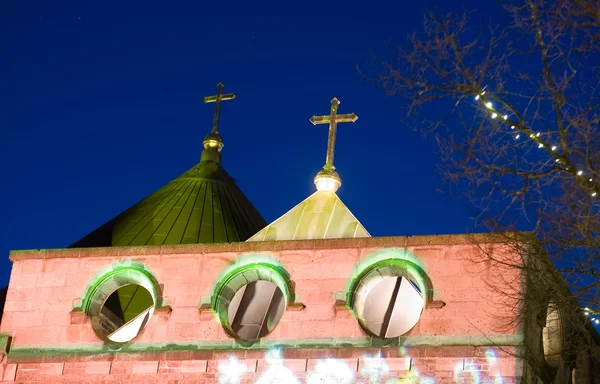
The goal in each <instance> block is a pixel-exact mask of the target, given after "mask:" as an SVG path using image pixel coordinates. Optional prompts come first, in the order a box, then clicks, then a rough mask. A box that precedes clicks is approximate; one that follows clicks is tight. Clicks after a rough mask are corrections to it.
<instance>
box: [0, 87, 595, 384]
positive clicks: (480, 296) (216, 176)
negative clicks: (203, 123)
mask: <svg viewBox="0 0 600 384" xmlns="http://www.w3.org/2000/svg"><path fill="white" fill-rule="evenodd" d="M234 98H235V95H234V94H231V93H230V94H224V93H223V85H222V84H219V85H218V89H217V94H216V95H215V96H210V97H206V98H205V99H204V101H205V102H206V103H209V102H214V103H215V113H214V119H213V124H212V129H211V131H210V133H209V134H208V135H207V136H206V138H205V139H204V142H203V144H204V150H203V151H202V154H201V158H200V162H199V163H198V164H197V165H195V166H193V167H192V168H191V169H189V170H188V171H186V172H184V173H183V174H182V175H181V176H179V177H177V178H176V179H174V180H173V181H171V182H169V183H168V184H167V185H165V186H163V187H162V188H160V189H158V190H157V191H156V192H154V193H152V194H150V195H149V196H148V197H146V198H144V199H142V200H141V201H139V202H138V203H137V204H135V205H134V206H132V207H131V208H129V209H127V210H125V211H124V212H123V213H121V214H119V215H118V216H116V217H115V218H113V219H111V220H110V221H108V222H107V223H105V224H103V225H101V226H100V227H98V228H97V229H95V230H93V231H92V232H90V233H89V234H88V235H87V236H85V237H83V238H82V239H80V240H78V241H76V242H75V243H74V244H73V245H71V246H70V247H67V248H64V249H38V250H18V251H12V252H10V255H9V257H10V260H11V261H12V263H13V264H12V272H11V276H10V283H9V285H8V291H7V293H6V301H5V305H4V308H3V313H2V317H1V322H0V383H144V384H152V383H169V384H184V383H186V384H187V383H218V384H226V383H227V384H250V383H253V384H254V383H256V384H268V383H272V384H300V383H309V384H317V383H318V384H353V383H362V384H373V383H382V384H383V383H385V384H393V383H423V384H450V383H481V384H487V383H489V384H500V383H502V384H520V383H526V384H530V383H535V384H537V383H564V384H570V383H572V384H574V383H577V384H592V383H600V337H599V335H598V333H597V332H596V331H595V330H594V328H593V327H592V326H591V324H589V318H588V317H586V316H585V314H584V313H583V312H582V311H579V309H574V310H571V309H570V308H566V307H565V306H563V305H557V304H556V303H557V302H560V303H563V302H565V300H563V299H564V297H568V296H569V295H570V294H569V293H568V290H566V289H565V290H562V291H561V290H558V291H557V290H553V291H552V292H551V293H548V292H549V290H548V289H546V288H545V287H544V286H543V283H542V284H540V283H539V280H537V279H535V278H534V277H532V276H530V275H529V274H528V271H529V270H528V269H527V268H509V267H507V265H509V264H510V265H514V264H518V263H520V262H521V260H522V258H523V253H517V252H516V251H515V249H516V248H515V247H513V246H511V245H510V244H511V243H510V242H508V241H507V239H506V237H505V236H500V235H490V234H474V235H467V234H464V235H433V236H432V235H428V236H394V237H372V236H371V235H370V234H369V232H368V231H367V229H366V228H365V227H364V226H363V225H362V224H361V223H360V221H359V220H358V219H357V218H356V217H355V216H354V215H353V214H352V212H351V211H350V209H349V208H348V206H346V204H344V202H342V201H341V200H340V198H339V197H338V195H337V194H336V191H337V190H338V188H340V187H341V185H342V180H341V178H340V177H339V175H338V173H337V172H336V168H335V167H334V149H335V139H336V129H337V124H340V123H350V122H354V121H356V120H357V119H358V117H357V116H356V115H355V114H354V113H349V114H343V113H338V108H339V106H340V102H339V101H338V100H337V99H336V98H334V99H333V100H332V101H331V106H330V113H329V114H328V115H324V116H313V117H312V118H311V119H310V122H312V123H313V124H315V125H317V124H326V125H327V126H328V127H329V138H328V145H327V152H326V162H325V166H324V167H323V169H322V170H321V171H320V172H319V173H318V174H317V175H316V176H315V179H314V182H315V192H314V193H313V194H312V195H310V196H308V197H307V198H306V199H305V200H304V201H302V202H300V203H299V204H297V205H295V206H293V204H290V208H291V209H290V210H289V211H288V212H287V213H284V214H283V215H282V216H281V217H279V218H278V219H277V220H275V221H273V222H272V223H267V222H266V221H265V220H264V219H263V217H262V216H261V214H260V213H259V211H258V210H257V209H256V208H255V207H254V206H253V205H252V203H251V202H250V201H249V200H248V199H247V198H246V197H245V196H244V193H243V192H242V189H241V188H240V187H239V186H238V185H236V182H235V179H234V178H233V177H231V176H230V175H229V174H228V173H227V172H226V171H225V169H224V168H223V165H222V162H221V157H222V149H223V147H224V140H223V138H222V137H221V135H220V133H219V128H220V127H219V115H220V108H221V107H222V106H221V103H222V102H223V101H226V100H232V99H234ZM224 105H225V106H226V103H225V104H224ZM299 123H301V122H299ZM207 130H208V129H207ZM323 147H325V145H324V144H323ZM342 150H343V149H342ZM225 152H226V151H225ZM307 172H308V170H307ZM242 187H243V186H242ZM350 206H351V204H350ZM507 236H508V235H507ZM511 239H516V242H517V243H518V244H520V245H521V249H525V250H526V255H527V257H530V256H531V257H533V255H536V256H535V257H537V258H539V259H540V260H542V259H543V256H540V255H541V254H543V252H542V251H540V250H539V249H538V248H539V247H536V246H535V239H532V238H531V237H529V236H527V235H525V234H515V235H514V236H513V237H511ZM482 253H485V254H487V255H493V256H494V260H504V261H507V262H506V263H491V262H489V260H487V261H485V260H484V261H481V260H482ZM542 264H543V263H542ZM544 265H545V264H544ZM555 272H556V271H549V272H548V275H551V276H554V275H552V274H553V273H555ZM558 279H559V280H560V277H558ZM509 290H513V291H515V292H516V293H517V295H513V294H508V293H507V292H508V291H509ZM532 292H536V293H540V292H542V293H543V295H542V296H539V297H540V299H539V300H534V301H531V300H520V299H519V298H520V297H529V296H531V293H532ZM553 295H562V296H563V297H554V296H553ZM534 302H535V303H534Z"/></svg>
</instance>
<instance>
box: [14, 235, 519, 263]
mask: <svg viewBox="0 0 600 384" xmlns="http://www.w3.org/2000/svg"><path fill="white" fill-rule="evenodd" d="M510 238H512V239H514V234H513V236H510ZM508 241H509V237H508V236H507V234H486V233H478V234H458V235H425V236H390V237H364V238H355V239H323V240H289V241H264V242H239V243H214V244H181V245H150V246H135V247H104V248H56V249H37V250H36V249H34V250H17V251H11V252H10V254H9V259H10V260H11V261H18V260H24V259H60V258H93V257H106V256H112V257H115V256H123V257H126V256H150V255H189V254H211V253H224V252H235V253H244V252H277V251H284V250H285V251H293V250H311V249H351V248H359V249H363V248H385V247H399V248H405V247H418V246H443V245H469V244H473V245H475V244H477V245H479V246H481V245H482V244H497V243H505V242H508ZM513 241H514V240H513Z"/></svg>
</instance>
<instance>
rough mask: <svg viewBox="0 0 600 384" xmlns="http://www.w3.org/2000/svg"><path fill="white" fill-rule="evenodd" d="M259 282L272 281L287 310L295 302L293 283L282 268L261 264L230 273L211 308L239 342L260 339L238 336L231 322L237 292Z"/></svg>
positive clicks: (221, 281)
mask: <svg viewBox="0 0 600 384" xmlns="http://www.w3.org/2000/svg"><path fill="white" fill-rule="evenodd" d="M259 280H265V281H270V282H272V283H273V284H275V285H276V286H277V287H278V288H279V289H280V290H281V293H282V294H283V297H284V299H285V302H286V309H287V307H288V306H290V305H292V304H293V303H294V301H295V294H294V286H293V283H292V281H291V279H290V276H289V274H288V273H287V271H285V270H284V269H283V268H282V267H279V266H276V265H273V264H269V263H264V262H261V263H253V264H246V265H243V266H241V267H239V268H236V269H234V270H233V271H231V272H229V273H228V274H227V275H225V277H223V278H222V279H221V280H220V281H219V283H218V284H217V286H216V287H215V291H214V294H213V297H212V302H211V307H212V310H213V312H215V314H216V315H217V318H218V320H219V323H220V324H221V326H222V327H223V329H224V330H225V332H226V333H227V334H228V335H229V336H231V337H232V338H234V339H236V340H238V341H242V342H252V341H255V340H260V339H255V340H246V339H242V338H240V337H239V336H238V335H236V333H235V332H234V330H233V328H232V326H231V323H230V322H229V312H228V311H229V304H230V303H231V301H232V299H233V297H234V296H235V294H236V293H237V291H238V290H240V289H241V288H242V287H243V286H244V285H246V284H248V283H251V282H254V281H259ZM284 313H285V312H284ZM267 335H268V334H267ZM267 335H265V336H267ZM263 337H264V336H263Z"/></svg>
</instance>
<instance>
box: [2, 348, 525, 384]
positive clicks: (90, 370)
mask: <svg viewBox="0 0 600 384" xmlns="http://www.w3.org/2000/svg"><path fill="white" fill-rule="evenodd" d="M492 350H493V349H489V348H485V349H484V348H477V347H470V348H469V347H424V348H410V349H408V350H407V351H405V353H404V355H403V356H398V355H397V353H394V351H393V350H389V349H385V348H384V349H383V355H387V356H386V357H381V358H375V359H373V358H372V356H376V355H377V354H378V353H381V352H382V350H374V349H370V350H367V351H360V352H361V353H363V354H359V353H357V352H358V351H347V350H346V351H344V350H335V351H334V350H326V351H319V350H288V351H284V352H283V355H282V356H281V357H280V358H279V359H275V360H274V359H269V358H267V357H266V356H265V354H264V353H262V352H261V353H257V352H256V351H254V352H246V353H244V352H239V353H226V354H224V353H223V354H214V355H213V356H212V357H211V358H208V359H206V358H205V359H202V358H195V359H186V358H185V357H184V359H180V360H165V359H162V360H161V359H160V358H157V357H158V356H146V357H147V358H150V359H153V360H140V359H138V360H133V359H123V360H118V359H113V360H112V361H71V360H67V361H62V362H42V363H39V362H38V363H30V362H19V363H8V364H3V365H2V368H0V378H1V380H0V382H2V383H13V382H19V383H41V382H44V383H79V382H90V383H91V382H102V383H123V382H127V383H148V384H152V383H172V384H183V383H239V384H250V383H260V382H261V380H263V382H266V383H281V384H291V383H294V382H295V383H300V382H309V383H310V382H332V383H337V382H340V383H386V384H390V383H406V382H407V381H404V380H406V379H409V378H410V379H411V381H408V382H410V383H423V384H426V383H428V384H432V383H435V384H450V383H461V384H464V383H473V384H475V383H503V384H517V383H520V372H521V371H522V369H523V367H522V364H521V362H520V361H519V360H517V359H515V358H514V357H512V356H511V355H510V354H507V353H503V352H500V351H499V350H494V351H495V355H494V357H493V358H490V357H489V355H490V351H492ZM365 352H367V353H365ZM322 353H325V354H326V355H328V356H330V357H329V358H328V359H325V358H322V357H320V356H319V355H320V354H322ZM413 354H414V355H413ZM463 356H469V357H463ZM187 357H188V358H190V357H193V356H187ZM232 360H233V361H234V364H235V365H236V366H237V367H238V368H237V369H239V367H241V370H239V371H238V373H237V374H232V373H231V367H232V363H231V361H232ZM332 362H333V363H332ZM374 363H375V364H374ZM327 364H329V367H330V369H329V370H328V369H323V367H324V366H326V365H327ZM382 366H385V369H378V367H382ZM282 370H285V371H286V372H285V373H284V374H282V373H281V371H282ZM227 372H229V373H227ZM335 375H339V376H338V377H340V378H345V379H347V380H350V381H344V380H340V381H307V380H309V379H312V380H315V379H316V378H318V379H321V380H323V379H326V378H331V377H335ZM290 378H292V380H290ZM266 379H269V380H266ZM294 380H297V381H294Z"/></svg>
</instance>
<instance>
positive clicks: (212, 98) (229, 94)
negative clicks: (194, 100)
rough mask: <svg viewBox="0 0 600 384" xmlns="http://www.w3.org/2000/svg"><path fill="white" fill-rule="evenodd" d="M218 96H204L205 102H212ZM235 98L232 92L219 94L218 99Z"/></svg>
mask: <svg viewBox="0 0 600 384" xmlns="http://www.w3.org/2000/svg"><path fill="white" fill-rule="evenodd" d="M217 97H218V96H206V97H205V98H204V102H205V103H214V102H215V101H217ZM233 99H235V95H234V94H233V93H225V94H223V95H221V97H220V100H233Z"/></svg>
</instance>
